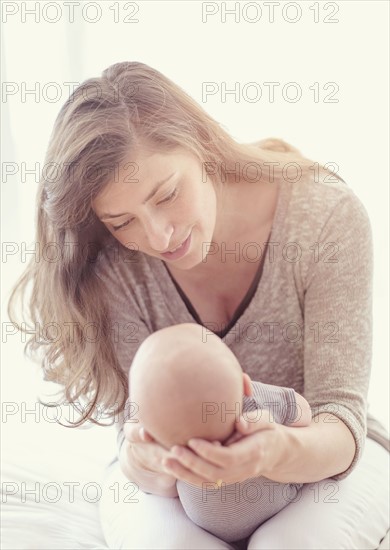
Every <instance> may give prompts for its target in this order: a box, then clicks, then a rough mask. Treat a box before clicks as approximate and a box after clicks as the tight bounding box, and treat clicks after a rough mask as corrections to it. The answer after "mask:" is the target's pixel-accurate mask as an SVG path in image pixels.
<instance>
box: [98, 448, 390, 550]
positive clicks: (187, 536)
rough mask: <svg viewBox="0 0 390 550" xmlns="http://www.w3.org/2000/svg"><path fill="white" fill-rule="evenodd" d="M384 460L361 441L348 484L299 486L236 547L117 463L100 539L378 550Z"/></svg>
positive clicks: (139, 549)
mask: <svg viewBox="0 0 390 550" xmlns="http://www.w3.org/2000/svg"><path fill="white" fill-rule="evenodd" d="M389 457H390V454H389V453H388V451H387V450H386V449H384V448H383V447H382V446H381V445H379V443H377V442H376V441H374V440H372V439H369V438H367V439H366V445H365V449H364V452H363V455H362V457H361V459H360V461H359V463H358V465H357V466H356V468H355V470H354V471H353V472H352V473H351V474H350V475H349V476H348V477H347V478H345V479H343V480H341V481H335V480H333V479H331V478H328V479H324V480H322V481H319V482H314V483H308V484H305V485H304V486H303V487H302V489H301V490H300V493H299V494H298V496H297V497H296V499H295V501H292V502H290V504H288V506H286V507H285V508H283V510H281V511H280V512H278V513H277V514H276V515H274V516H273V517H272V518H270V519H269V520H267V521H266V522H265V523H263V524H262V525H261V526H260V527H258V528H257V529H256V530H255V531H254V532H253V534H252V535H251V536H250V537H248V538H247V539H245V540H243V541H240V542H239V543H226V542H223V541H221V540H219V539H218V538H217V537H215V536H214V535H212V534H211V533H208V532H207V531H204V530H203V529H201V528H200V527H198V526H197V525H195V524H194V523H192V521H191V520H190V519H189V518H188V517H187V516H186V514H185V512H184V509H183V507H182V505H181V503H180V500H179V499H178V498H164V497H159V496H156V495H151V494H146V493H143V492H142V491H140V490H138V488H137V486H136V484H135V483H133V482H129V480H128V479H127V478H126V477H125V476H124V475H123V473H122V472H121V470H120V467H119V464H118V463H117V462H116V463H115V465H114V466H113V467H111V468H110V469H108V470H107V473H106V477H105V479H104V483H103V491H102V498H101V500H100V518H101V522H102V528H103V533H104V536H105V538H106V542H107V545H108V546H109V548H111V549H121V548H125V549H129V550H130V549H131V550H153V549H159V550H160V549H167V550H168V549H169V550H185V549H188V550H201V549H207V550H212V549H213V550H214V549H230V550H231V549H240V550H241V549H243V550H260V549H267V550H281V549H283V550H298V549H299V550H314V549H318V550H331V549H332V550H343V549H346V550H354V549H358V550H369V549H376V548H378V546H379V543H380V541H381V540H382V538H383V537H384V536H385V534H386V532H387V530H388V529H389V514H390V511H389V485H390V480H389V470H390V468H389Z"/></svg>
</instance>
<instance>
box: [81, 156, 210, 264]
mask: <svg viewBox="0 0 390 550" xmlns="http://www.w3.org/2000/svg"><path fill="white" fill-rule="evenodd" d="M161 182H163V183H161ZM216 204H217V200H216V192H215V189H214V186H213V184H212V182H211V180H210V177H207V176H206V175H205V174H203V171H202V163H201V162H200V160H199V159H198V158H197V157H195V156H194V155H192V154H191V153H188V152H187V151H185V150H183V149H181V148H180V149H177V150H175V152H170V153H157V152H154V151H152V150H148V149H137V151H136V152H133V153H132V154H131V156H129V158H128V160H127V162H125V163H123V164H121V165H120V166H118V168H117V170H116V175H115V177H114V179H113V180H112V181H111V182H110V183H109V184H108V185H107V186H106V187H105V188H104V190H103V191H102V192H101V193H100V194H99V196H98V197H97V198H96V199H95V200H94V201H93V204H92V207H93V210H94V212H95V213H96V215H97V216H98V218H99V219H100V220H101V221H102V222H103V223H104V224H105V225H106V227H107V228H108V230H109V231H110V232H111V233H112V235H113V236H114V237H115V238H116V239H117V240H118V241H119V242H120V243H121V244H123V245H124V246H126V247H127V248H130V249H131V250H139V251H140V252H144V253H145V254H148V255H149V256H155V257H156V258H159V259H162V260H164V261H166V262H167V263H168V265H172V267H177V268H179V269H190V268H191V267H193V266H195V265H197V264H199V263H200V262H202V260H203V259H204V258H205V257H206V255H207V251H208V250H209V246H208V244H209V243H211V241H212V236H213V232H214V228H215V224H216ZM189 236H190V239H189V240H188V241H186V239H187V237H189ZM183 241H186V243H185V245H184V246H183V248H182V250H179V251H177V253H176V254H175V255H172V256H171V255H170V254H167V255H166V256H164V255H163V254H164V253H166V252H169V251H172V250H173V249H175V248H177V247H178V246H179V245H181V243H183Z"/></svg>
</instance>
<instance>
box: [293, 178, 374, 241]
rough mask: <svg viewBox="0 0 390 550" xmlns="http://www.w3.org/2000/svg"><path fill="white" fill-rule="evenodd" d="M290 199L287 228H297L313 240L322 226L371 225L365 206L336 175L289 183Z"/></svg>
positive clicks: (349, 228) (351, 189)
mask: <svg viewBox="0 0 390 550" xmlns="http://www.w3.org/2000/svg"><path fill="white" fill-rule="evenodd" d="M288 186H289V188H290V195H289V196H290V200H289V207H288V215H287V220H286V221H287V225H290V227H295V228H297V227H299V228H300V229H301V230H302V232H304V233H307V234H308V235H311V237H313V235H314V234H318V233H320V232H322V230H323V229H324V228H325V226H328V227H335V226H338V228H339V229H340V228H341V227H346V228H348V230H349V231H350V230H351V228H353V227H359V226H362V225H363V226H367V225H370V221H369V215H368V212H367V209H366V207H365V205H364V204H363V202H362V200H361V199H360V197H359V196H358V195H357V193H356V192H355V191H354V189H353V188H352V187H351V186H350V185H348V183H346V182H345V181H344V180H339V179H337V178H336V177H335V176H329V177H325V178H323V179H321V180H318V179H316V178H315V177H308V178H305V179H303V180H302V181H298V182H295V183H289V184H288Z"/></svg>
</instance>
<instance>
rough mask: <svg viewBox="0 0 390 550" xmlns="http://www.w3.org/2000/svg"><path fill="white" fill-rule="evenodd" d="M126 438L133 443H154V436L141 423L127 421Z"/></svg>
mask: <svg viewBox="0 0 390 550" xmlns="http://www.w3.org/2000/svg"><path fill="white" fill-rule="evenodd" d="M123 433H124V434H125V438H126V439H127V440H128V441H130V442H131V443H152V442H153V441H154V438H153V437H152V436H151V435H150V433H149V432H147V431H146V430H145V428H144V427H143V426H141V424H139V423H138V424H133V423H128V422H125V423H124V425H123Z"/></svg>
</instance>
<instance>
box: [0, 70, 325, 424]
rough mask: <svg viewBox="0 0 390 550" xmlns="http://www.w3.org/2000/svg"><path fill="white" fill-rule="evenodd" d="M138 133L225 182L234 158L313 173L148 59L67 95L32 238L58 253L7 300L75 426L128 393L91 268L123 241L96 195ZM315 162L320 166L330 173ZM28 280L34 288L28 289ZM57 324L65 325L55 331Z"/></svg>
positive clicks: (113, 411)
mask: <svg viewBox="0 0 390 550" xmlns="http://www.w3.org/2000/svg"><path fill="white" fill-rule="evenodd" d="M139 140H146V141H147V142H148V143H150V144H152V145H153V146H155V147H157V148H158V149H159V150H161V151H169V150H173V149H175V148H177V147H182V148H185V149H186V150H187V151H188V152H192V153H194V154H195V155H197V157H198V158H199V159H200V160H201V162H203V163H211V164H210V165H208V166H217V167H218V170H219V171H218V178H217V179H216V180H215V181H216V182H217V180H218V182H219V183H220V182H221V181H229V180H230V178H232V177H233V175H232V173H231V167H232V166H235V165H236V163H239V165H240V166H243V165H245V166H246V167H247V169H246V175H247V177H249V178H252V177H253V178H256V177H258V166H259V165H260V166H262V165H264V167H266V166H269V164H265V163H274V164H273V166H274V179H275V180H280V179H281V178H283V177H285V171H284V167H285V165H286V163H295V164H297V165H298V166H299V167H300V170H301V175H300V177H303V178H304V177H305V176H306V175H308V174H309V173H312V172H313V161H312V160H310V159H307V158H304V157H303V156H302V155H301V154H300V152H299V151H298V150H297V149H295V148H294V147H292V146H291V145H289V144H288V143H286V142H285V141H283V140H281V139H275V138H271V139H265V140H262V141H259V142H257V143H252V144H249V143H246V144H243V143H238V142H237V141H235V140H234V139H233V138H232V137H231V136H230V135H229V134H228V133H227V131H225V130H224V129H223V128H222V127H221V125H220V124H219V123H217V122H216V121H215V120H213V118H212V117H211V116H209V115H208V114H207V113H206V112H205V111H204V110H203V109H202V108H201V107H200V106H199V105H198V104H197V103H196V102H195V101H194V100H193V99H191V98H190V97H189V96H188V95H187V94H186V93H185V92H184V91H183V90H182V89H181V88H180V87H179V86H177V85H176V84H174V83H173V82H172V81H171V80H169V79H168V78H167V77H165V76H164V75H163V74H161V73H160V72H159V71H157V70H155V69H153V68H151V67H149V66H148V65H145V64H144V63H138V62H123V63H117V64H114V65H112V66H110V67H108V68H107V69H106V70H105V71H104V72H103V74H102V76H101V77H99V78H91V79H88V80H86V81H85V82H83V83H82V84H81V85H80V86H79V87H78V88H77V89H76V90H75V91H74V92H73V93H72V94H71V96H70V97H69V99H68V100H67V101H66V103H65V104H64V105H63V107H62V108H61V110H60V112H59V114H58V116H57V118H56V121H55V123H54V128H53V131H52V134H51V137H50V141H49V145H48V149H47V153H46V157H45V161H44V166H43V168H42V173H41V178H40V182H39V186H38V191H37V199H36V235H35V240H36V242H37V243H39V246H40V247H41V248H43V249H45V250H46V255H47V256H49V250H50V249H53V251H54V254H57V252H58V250H60V251H61V254H60V255H59V257H58V254H57V256H56V257H55V260H50V258H47V259H46V260H45V261H40V262H36V261H34V258H31V261H30V263H29V264H28V265H27V268H26V270H25V271H24V273H23V274H22V275H21V277H20V278H19V280H18V281H17V282H16V284H15V286H14V287H13V289H12V292H11V295H10V298H9V302H8V315H9V318H10V320H11V322H12V323H14V324H15V326H16V328H17V329H19V330H20V331H23V332H25V333H26V334H29V335H30V338H28V340H27V342H26V345H25V347H24V353H25V354H26V355H30V357H32V358H33V359H35V358H36V357H38V352H39V351H41V352H42V355H41V358H40V360H39V362H40V364H41V366H42V368H43V371H44V380H47V381H52V382H55V383H57V384H60V387H61V388H62V389H61V390H60V392H61V393H62V403H65V402H67V403H68V404H70V405H72V406H73V407H74V408H75V409H76V410H78V411H79V412H80V414H81V417H80V418H79V420H78V421H77V422H75V423H72V422H70V424H71V426H70V427H77V426H80V425H82V424H83V423H84V422H86V421H87V420H89V421H91V422H93V423H95V424H99V425H100V423H99V422H98V421H96V420H95V419H94V415H95V414H96V412H98V413H99V415H100V416H99V418H111V417H113V416H116V415H117V414H119V412H121V411H123V410H124V408H125V403H126V399H127V397H128V380H127V377H126V375H125V373H124V372H123V370H122V369H121V368H120V365H119V363H118V360H117V357H116V353H115V345H114V343H113V341H112V340H111V337H110V336H109V335H110V334H111V331H110V327H109V314H108V308H107V304H106V303H105V302H104V299H103V295H104V293H102V289H101V287H100V284H101V281H100V279H99V278H98V277H97V275H96V273H95V271H94V266H95V263H96V258H97V256H98V253H99V251H100V250H101V249H102V248H103V247H104V246H105V245H106V244H107V243H109V242H111V243H112V242H113V241H115V242H117V241H116V240H115V239H114V237H113V236H112V235H111V233H110V232H109V231H108V229H107V228H106V227H105V225H104V224H103V223H102V222H101V221H100V220H99V219H98V218H97V216H96V215H95V213H94V211H93V210H92V207H91V203H92V201H93V200H94V199H95V198H96V197H97V195H98V194H99V193H100V192H101V191H102V190H103V189H104V187H105V186H106V185H107V184H108V182H109V181H110V179H111V178H112V174H113V170H114V169H115V166H118V165H119V164H120V163H122V162H124V160H125V159H126V158H127V157H128V155H129V152H131V150H132V148H133V149H134V147H135V146H136V144H137V142H138V141H139ZM317 167H319V168H320V173H321V174H325V175H326V176H327V177H329V175H330V174H331V172H330V171H329V170H327V169H326V168H325V167H324V166H322V165H320V164H318V163H317ZM266 172H267V173H268V174H270V173H271V171H270V170H269V169H268V170H267V171H266ZM263 179H264V177H263ZM117 244H118V246H122V245H120V244H119V243H118V242H117ZM28 283H31V285H32V286H31V294H30V295H29V296H27V297H26V291H27V285H28ZM17 298H20V300H21V302H22V306H23V311H25V309H24V305H25V303H27V315H28V319H27V320H26V318H24V319H23V326H22V325H21V324H20V323H18V322H17V321H16V315H15V310H16V309H17V307H16V300H17ZM29 322H31V325H30V324H29ZM89 323H90V324H92V325H93V326H95V327H96V326H97V327H99V334H100V337H99V338H98V339H94V340H93V341H91V340H90V339H86V338H85V333H84V330H83V327H86V326H88V324H89ZM70 325H71V326H72V330H69V326H70ZM37 326H38V327H40V328H41V330H39V335H38V337H37V330H36V327H37ZM53 326H55V327H60V328H61V327H63V328H65V327H67V330H60V331H59V334H58V332H56V337H55V338H53V337H52V336H51V335H50V334H49V328H50V327H53ZM108 365H109V368H108ZM80 403H84V405H83V406H82V407H80ZM44 404H45V403H44ZM45 405H46V404H45ZM102 410H103V411H105V416H103V417H102V415H101V411H102ZM107 411H109V412H107Z"/></svg>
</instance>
